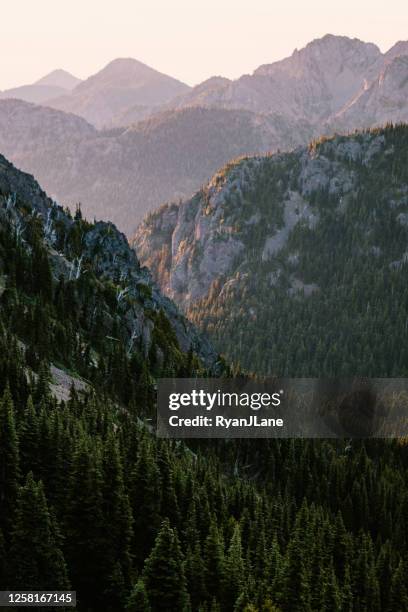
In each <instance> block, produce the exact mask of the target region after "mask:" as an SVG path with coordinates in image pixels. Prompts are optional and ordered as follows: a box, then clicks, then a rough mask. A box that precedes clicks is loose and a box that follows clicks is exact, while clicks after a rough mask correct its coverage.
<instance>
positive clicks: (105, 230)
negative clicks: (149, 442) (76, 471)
mask: <svg viewBox="0 0 408 612" xmlns="http://www.w3.org/2000/svg"><path fill="white" fill-rule="evenodd" d="M0 218H1V222H2V224H3V226H4V227H6V226H9V227H10V228H11V229H12V230H13V233H14V234H15V235H16V236H17V237H18V240H19V241H20V242H21V243H23V244H26V245H27V247H26V248H27V249H28V250H30V249H31V247H30V245H29V242H26V237H27V234H28V233H29V232H30V231H31V230H30V227H31V226H32V224H33V223H37V222H39V223H40V224H41V226H42V233H43V236H44V244H45V245H46V248H47V252H48V257H49V261H50V264H51V269H52V271H53V275H54V278H55V280H58V279H60V278H61V277H63V278H65V279H66V281H67V282H69V281H78V282H80V281H81V279H82V278H83V279H84V282H88V281H87V279H89V283H90V286H89V292H90V294H89V299H90V300H91V293H92V280H91V278H94V279H95V281H96V282H98V281H100V282H102V283H105V284H107V285H106V286H107V287H108V288H109V291H110V292H112V293H113V302H114V304H113V303H112V300H111V301H110V302H109V300H108V301H107V302H106V304H99V306H101V307H102V308H104V309H105V315H104V316H105V317H108V318H112V316H114V317H116V316H119V315H120V317H119V321H120V326H121V329H122V333H123V334H124V335H125V338H127V346H128V350H129V352H130V353H131V351H132V346H133V344H135V343H136V342H138V341H140V340H142V342H143V345H144V346H145V348H146V351H147V350H148V349H149V346H150V341H151V332H152V330H153V327H154V317H155V315H154V313H159V312H162V313H163V314H164V316H165V317H166V318H167V319H168V321H169V322H170V324H171V326H172V328H173V330H174V332H175V333H176V336H177V339H178V343H179V346H180V349H181V350H182V351H184V352H187V351H188V350H190V349H192V350H193V352H195V353H196V354H197V355H198V356H199V358H200V359H201V360H202V362H203V363H204V364H205V365H206V366H207V367H212V366H214V365H215V363H216V361H217V354H216V353H215V351H214V349H213V348H212V346H211V345H210V343H209V342H208V341H207V340H206V339H205V337H203V336H201V335H200V334H199V333H198V332H197V331H196V330H195V328H194V326H193V325H191V323H189V322H188V321H187V320H186V319H185V318H184V317H183V316H182V315H181V314H180V312H179V311H178V309H177V307H176V306H175V304H174V303H173V302H171V301H170V300H169V299H168V298H166V297H164V296H163V295H162V294H161V293H160V291H159V290H158V288H157V286H156V285H155V283H154V282H153V280H152V278H151V276H150V274H149V272H148V270H147V269H146V268H141V266H140V264H139V261H138V259H137V258H136V255H135V253H134V251H133V250H132V249H131V248H130V247H129V244H128V242H127V240H126V238H125V236H124V235H123V234H122V233H120V232H119V231H118V230H117V229H116V227H115V226H114V225H113V224H111V223H105V222H98V223H95V224H89V223H87V222H84V221H82V220H81V219H80V218H76V219H73V218H72V217H71V216H70V215H69V214H67V213H66V211H64V209H62V208H61V207H60V206H58V205H57V204H56V203H55V202H53V201H52V200H51V199H49V198H48V197H47V196H46V194H45V193H44V192H43V191H42V190H41V188H40V187H39V185H38V183H37V182H36V181H35V180H34V179H33V177H32V176H30V175H27V174H24V173H22V172H20V171H18V170H17V169H16V168H14V167H13V166H12V165H11V164H10V163H9V162H8V161H7V160H6V159H5V158H4V157H2V156H0ZM152 313H153V314H152Z"/></svg>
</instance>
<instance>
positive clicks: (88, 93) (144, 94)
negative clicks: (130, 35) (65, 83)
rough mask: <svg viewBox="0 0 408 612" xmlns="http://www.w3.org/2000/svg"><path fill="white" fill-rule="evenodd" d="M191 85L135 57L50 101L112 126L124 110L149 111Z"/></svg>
mask: <svg viewBox="0 0 408 612" xmlns="http://www.w3.org/2000/svg"><path fill="white" fill-rule="evenodd" d="M189 89H190V88H189V87H188V85H185V84H184V83H181V82H180V81H177V80H176V79H173V78H172V77H169V76H167V75H165V74H162V73H160V72H157V70H153V69H152V68H150V67H149V66H146V65H145V64H142V63H141V62H138V61H137V60H134V59H131V58H127V59H124V58H120V59H116V60H114V61H113V62H110V63H109V64H108V65H107V66H105V68H103V69H102V70H101V71H100V72H97V73H96V74H94V75H92V76H90V77H89V78H88V79H86V80H85V81H83V82H82V83H80V84H79V85H78V86H77V87H76V88H75V89H74V91H72V92H71V93H68V94H66V95H64V96H62V97H61V98H58V99H56V100H50V101H49V102H48V104H49V105H50V106H52V107H53V108H57V109H59V110H63V111H65V112H70V113H75V114H77V115H80V116H81V117H83V118H84V119H86V120H87V121H89V122H90V123H93V124H94V125H95V126H97V127H104V126H106V125H109V124H110V123H111V122H112V120H113V119H114V118H115V117H116V116H117V115H119V116H120V115H121V113H123V112H125V111H128V110H129V109H132V108H133V107H135V106H137V107H139V108H140V110H141V116H142V115H143V111H144V113H145V114H147V113H148V112H151V111H152V107H153V108H154V107H157V106H159V105H161V104H164V103H165V102H167V101H169V100H171V99H172V98H174V97H175V96H177V95H179V94H182V93H185V92H187V91H188V90H189Z"/></svg>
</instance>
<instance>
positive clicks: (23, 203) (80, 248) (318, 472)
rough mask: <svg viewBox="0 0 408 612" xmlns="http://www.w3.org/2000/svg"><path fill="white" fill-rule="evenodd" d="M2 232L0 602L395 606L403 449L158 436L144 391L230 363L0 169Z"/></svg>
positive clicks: (134, 264)
mask: <svg viewBox="0 0 408 612" xmlns="http://www.w3.org/2000/svg"><path fill="white" fill-rule="evenodd" d="M0 219H1V224H0V271H1V291H0V294H1V295H0V306H1V310H0V314H1V325H0V392H1V401H0V586H1V588H2V589H16V590H21V589H26V590H27V589H45V590H50V589H66V588H69V587H71V588H72V589H75V590H76V591H77V598H78V609H79V610H88V611H89V610H90V611H98V612H99V611H100V610H109V611H112V612H117V611H119V610H128V611H133V612H149V611H150V612H173V611H174V612H189V611H197V612H198V611H200V612H221V611H222V612H224V611H225V612H244V611H245V612H255V611H258V612H261V611H262V612H277V611H279V610H280V611H282V612H293V611H295V612H296V611H299V612H300V611H302V612H304V611H306V612H307V611H312V610H313V611H314V610H317V611H322V612H323V611H340V610H341V611H351V610H358V611H360V612H363V611H366V612H380V611H390V612H393V611H402V610H406V609H407V605H408V593H407V584H406V573H407V562H408V559H407V549H408V530H407V522H406V516H407V512H408V482H407V481H408V455H407V447H406V446H404V445H402V444H400V443H398V442H396V441H393V442H387V443H383V442H375V441H371V442H368V443H364V442H357V441H355V442H353V443H352V444H346V443H344V442H342V441H339V442H337V443H327V442H312V441H309V442H308V441H293V440H288V441H279V442H277V441H273V442H272V441H259V440H258V441H256V442H255V441H254V442H248V441H245V442H234V443H224V442H223V441H218V442H217V443H215V442H214V443H212V442H207V443H201V442H197V441H196V442H194V443H191V444H184V443H177V442H165V441H160V440H158V439H156V438H155V436H154V435H153V432H152V426H151V420H150V419H151V417H152V416H153V413H152V409H153V404H154V389H155V380H156V378H157V377H158V376H163V375H166V376H188V375H190V376H191V375H195V374H199V375H205V374H207V373H213V374H214V373H215V374H222V373H224V374H228V369H227V368H226V366H225V365H224V364H223V363H222V361H220V360H219V359H218V357H217V354H216V353H215V352H214V350H213V349H212V348H211V345H210V344H209V343H208V342H207V341H206V340H205V339H204V338H202V337H201V336H200V335H199V334H198V333H197V332H196V331H195V330H194V328H193V327H192V326H191V324H188V323H187V322H186V321H185V320H184V319H183V317H182V316H181V315H180V314H179V313H178V311H177V309H176V307H175V306H174V305H173V304H172V303H171V302H170V301H169V300H168V299H166V298H163V297H162V296H161V295H160V293H159V292H158V291H157V289H156V288H155V286H154V284H153V283H152V281H151V280H150V277H149V274H148V273H147V271H146V270H143V269H140V266H139V264H138V261H137V259H136V257H135V256H134V254H133V253H132V252H131V251H130V249H129V247H128V245H127V242H126V240H125V238H124V237H123V236H122V235H121V234H120V233H119V232H118V231H117V230H116V228H114V226H112V225H111V224H102V223H98V224H96V225H91V224H88V223H87V222H85V221H84V220H83V219H82V218H81V213H80V211H79V210H78V211H77V214H76V215H75V218H72V217H71V216H70V215H68V214H67V213H66V212H65V211H63V210H62V209H61V208H59V207H58V206H56V205H54V204H53V203H52V201H51V200H49V199H47V198H46V196H45V194H44V193H43V192H42V191H41V190H40V188H39V187H38V185H37V184H36V183H35V181H34V180H33V179H32V178H31V177H29V176H27V175H24V174H22V173H19V172H18V171H16V170H15V169H14V168H13V167H12V166H11V165H10V164H8V163H7V162H6V160H4V158H0ZM56 367H57V368H58V371H59V372H65V375H66V379H67V380H68V381H71V382H70V388H69V389H68V397H66V398H65V399H63V398H62V397H61V394H58V393H56V385H55V382H56V381H55V380H53V376H55V372H56Z"/></svg>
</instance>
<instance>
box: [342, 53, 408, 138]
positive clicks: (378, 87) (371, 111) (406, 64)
mask: <svg viewBox="0 0 408 612" xmlns="http://www.w3.org/2000/svg"><path fill="white" fill-rule="evenodd" d="M402 121H408V50H407V54H406V55H396V56H395V57H393V58H392V59H388V60H387V61H386V62H385V63H384V67H383V68H382V70H381V72H380V73H379V75H378V76H377V77H376V78H375V79H373V81H372V82H371V83H370V84H369V85H367V86H366V87H364V88H362V89H361V91H360V92H359V93H358V94H357V96H356V97H355V98H354V99H353V100H352V101H351V102H350V103H348V104H347V105H346V106H345V107H344V108H343V109H342V110H341V111H340V112H339V113H338V115H337V116H336V117H335V118H333V120H332V122H331V125H332V126H333V127H336V128H338V129H342V130H346V129H356V128H362V127H370V126H374V125H382V124H385V123H387V122H394V123H398V122H402Z"/></svg>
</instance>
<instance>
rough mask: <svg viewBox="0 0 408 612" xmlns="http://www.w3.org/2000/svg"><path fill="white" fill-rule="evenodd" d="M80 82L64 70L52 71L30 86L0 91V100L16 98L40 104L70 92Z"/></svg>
mask: <svg viewBox="0 0 408 612" xmlns="http://www.w3.org/2000/svg"><path fill="white" fill-rule="evenodd" d="M80 82H81V79H78V78H77V77H75V76H74V75H72V74H70V73H69V72H67V71H66V70H61V69H58V70H53V71H52V72H50V73H49V74H47V75H45V76H44V77H42V78H41V79H39V80H38V81H35V82H34V83H32V84H31V85H22V86H21V87H13V88H12V89H6V90H5V91H0V99H2V98H18V99H19V100H25V101H26V102H35V103H37V104H41V103H43V102H45V101H46V100H49V99H50V98H54V97H56V96H61V95H63V94H66V93H68V92H70V91H71V90H72V89H74V87H76V86H77V85H78V84H79V83H80Z"/></svg>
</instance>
